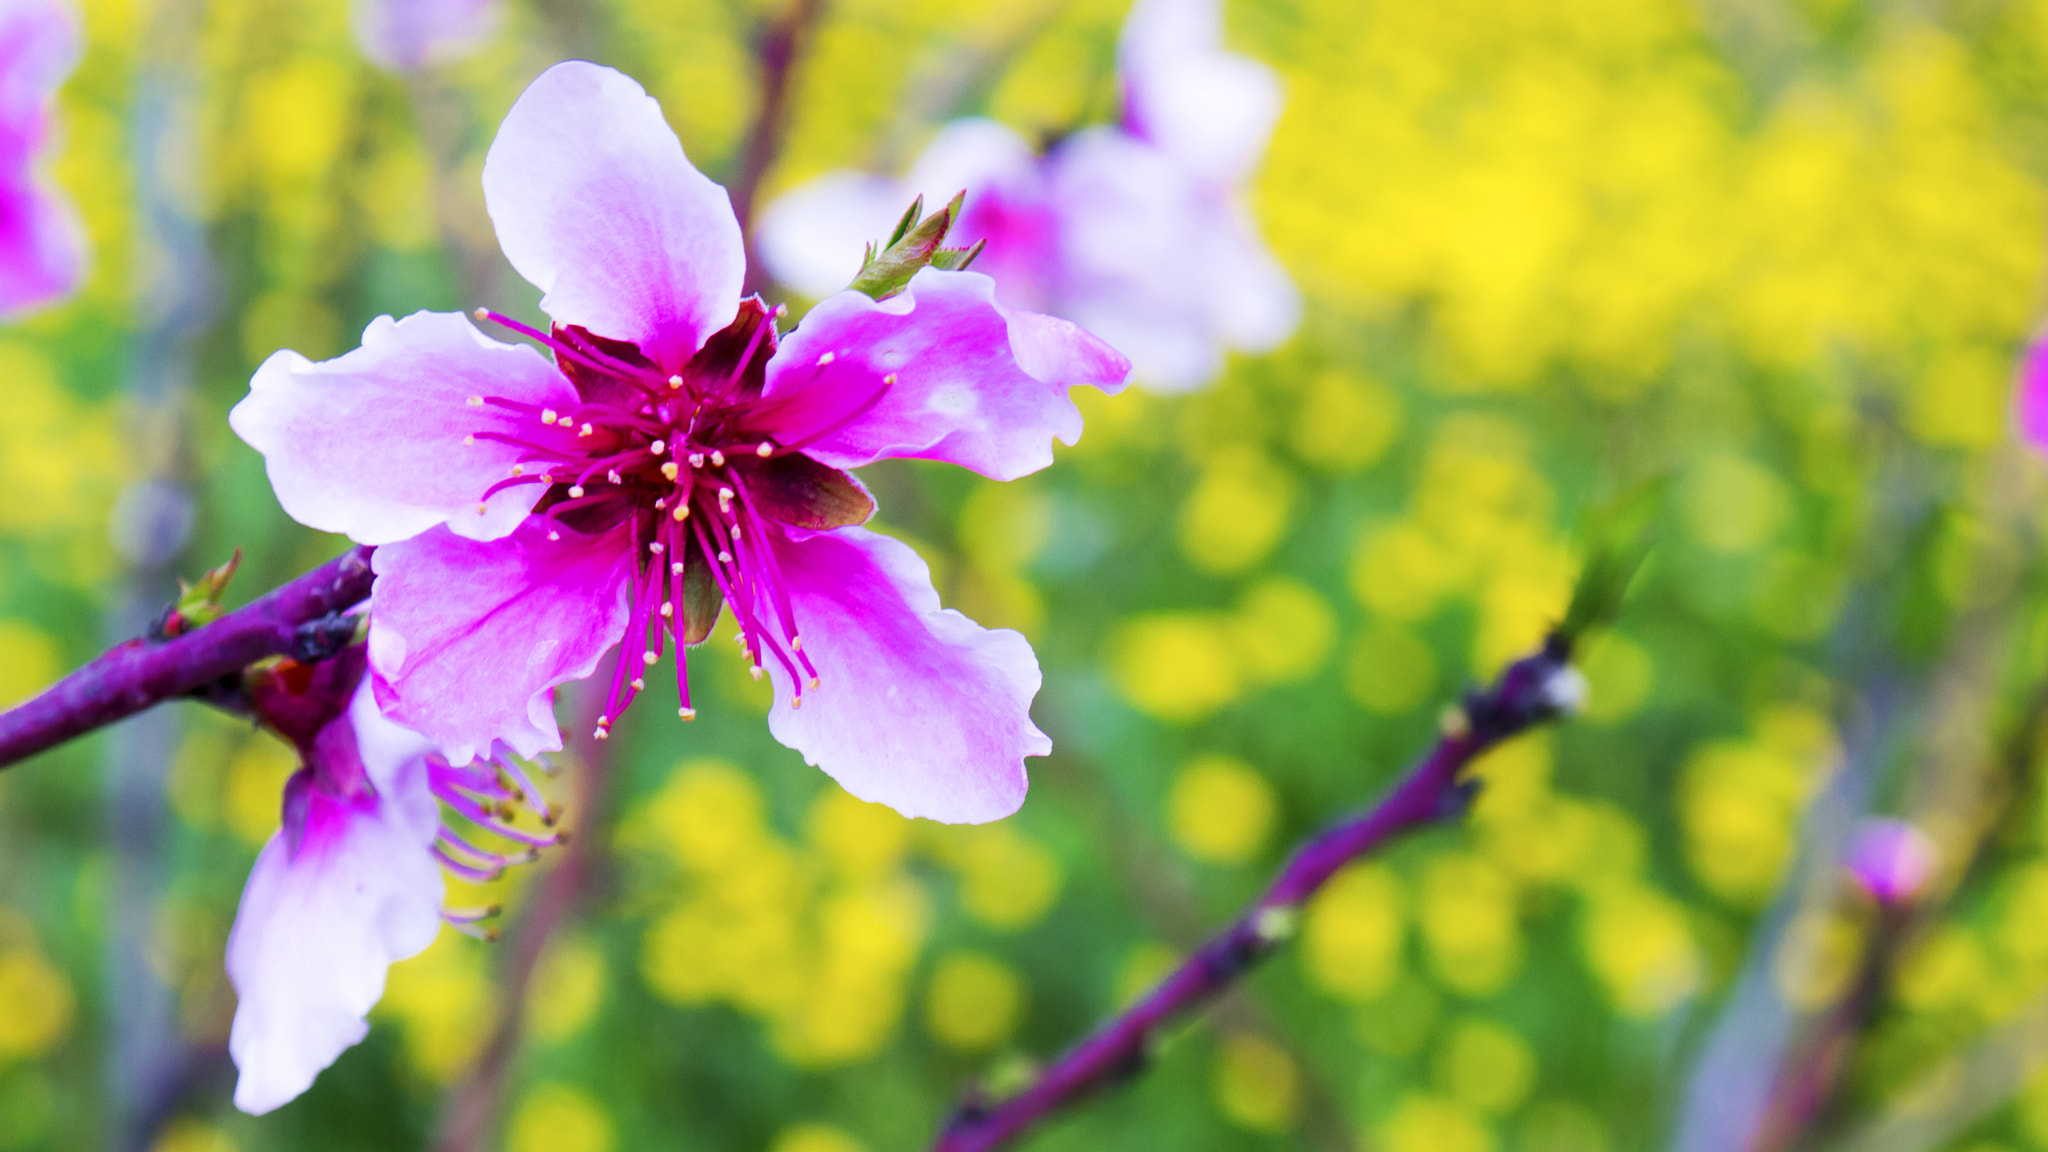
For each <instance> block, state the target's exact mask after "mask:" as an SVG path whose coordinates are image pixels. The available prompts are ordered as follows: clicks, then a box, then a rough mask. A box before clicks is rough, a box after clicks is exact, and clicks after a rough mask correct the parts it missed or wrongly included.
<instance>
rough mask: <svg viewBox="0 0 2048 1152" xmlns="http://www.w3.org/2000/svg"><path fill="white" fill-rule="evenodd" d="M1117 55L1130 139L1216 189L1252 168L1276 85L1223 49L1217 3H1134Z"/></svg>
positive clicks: (1265, 71)
mask: <svg viewBox="0 0 2048 1152" xmlns="http://www.w3.org/2000/svg"><path fill="white" fill-rule="evenodd" d="M1118 57H1119V59H1118V72H1119V73H1120V75H1121V77H1122V79H1123V85H1124V126H1125V128H1126V129H1127V130H1129V131H1130V132H1131V133H1132V134H1133V135H1136V136H1138V137H1140V138H1142V139H1144V140H1147V141H1149V142H1151V143H1152V144H1154V145H1156V146H1158V147H1159V148H1160V150H1162V151H1164V152H1165V153H1167V154H1168V155H1170V156H1172V157H1173V158H1174V160H1175V161H1176V162H1177V163H1179V164H1181V165H1182V166H1183V167H1185V168H1186V169H1187V170H1188V171H1189V172H1191V173H1193V174H1195V175H1196V176H1198V177H1200V178H1202V179H1203V180H1206V181H1209V182H1212V183H1215V184H1218V185H1222V184H1227V183H1229V182H1231V181H1234V180H1237V179H1240V178H1242V177H1244V176H1245V175H1246V174H1247V173H1249V172H1250V171H1251V169H1252V168H1253V166H1255V165H1256V164H1257V163H1258V158H1259V154H1260V153H1261V152H1263V151H1264V150H1265V147H1266V140H1267V138H1268V137H1270V136H1271V135H1272V133H1273V125H1274V124H1275V123H1277V122H1278V121H1279V119H1280V109H1281V105H1282V103H1283V98H1282V96H1281V92H1280V81H1279V78H1278V77H1276V76H1275V75H1274V74H1273V70H1272V69H1270V68H1268V67H1266V66H1265V65H1263V64H1260V63H1258V62H1257V61H1255V60H1250V59H1247V58H1245V57H1243V56H1238V55H1235V54H1232V53H1230V52H1226V51H1224V50H1223V3H1222V0H1138V3H1137V4H1136V5H1134V6H1133V7H1132V9H1131V14H1130V15H1129V16H1128V17H1126V18H1125V20H1124V30H1123V38H1122V40H1121V42H1120V43H1119V45H1118Z"/></svg>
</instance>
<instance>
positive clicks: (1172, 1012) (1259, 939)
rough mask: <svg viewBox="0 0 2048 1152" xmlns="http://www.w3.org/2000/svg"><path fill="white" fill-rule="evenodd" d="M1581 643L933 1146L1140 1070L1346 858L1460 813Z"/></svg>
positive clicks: (964, 1113) (1550, 643)
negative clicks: (1026, 1079)
mask: <svg viewBox="0 0 2048 1152" xmlns="http://www.w3.org/2000/svg"><path fill="white" fill-rule="evenodd" d="M1571 647H1572V642H1571V640H1570V639H1568V638H1567V637H1566V636H1565V635H1564V634H1563V633H1557V634H1553V635H1552V636H1551V638H1550V639H1549V640H1547V641H1545V642H1544V645H1543V647H1542V648H1541V649H1540V650H1538V651H1537V652H1535V653H1534V654H1532V655H1529V656H1526V657H1524V658H1522V659H1521V660H1518V661H1516V662H1515V663H1514V664H1511V665H1509V666H1508V668H1507V670H1506V671H1505V672H1503V673H1502V674H1501V676H1500V678H1499V679H1498V680H1497V681H1495V682H1494V684H1493V685H1492V686H1491V687H1489V688H1487V689H1485V690H1484V691H1479V692H1473V693H1471V694H1468V695H1467V696H1466V698H1465V700H1464V703H1463V704H1462V706H1461V707H1459V708H1457V709H1454V710H1453V711H1452V712H1451V713H1450V714H1449V716H1447V717H1446V719H1445V722H1444V732H1443V735H1442V736H1441V737H1440V738H1439V739H1438V741H1437V743H1436V747H1434V748H1433V749H1431V750H1430V753H1429V755H1427V756H1426V757H1424V758H1423V760H1422V762H1421V763H1419V764H1417V765H1416V766H1415V767H1414V768H1413V769H1412V770H1410V772H1409V773H1408V775H1407V776H1406V777H1404V778H1403V779H1402V780H1401V782H1400V783H1398V784H1396V785H1395V786H1394V789H1393V791H1392V792H1389V793H1388V794H1387V795H1386V797H1385V798H1384V799H1382V800H1381V801H1380V802H1379V803H1378V804H1375V805H1374V806H1373V807H1371V808H1369V809H1367V810H1366V811H1364V812H1362V813H1360V814H1358V815H1357V816H1355V817H1353V818H1351V819H1349V820H1346V821H1344V822H1343V823H1340V824H1338V825H1337V826H1335V827H1333V828H1331V829H1329V830H1328V831H1326V832H1323V833H1322V834H1320V835H1318V836H1316V837H1315V838H1314V839H1312V840H1310V841H1309V842H1308V843H1307V844H1305V845H1303V846H1302V847H1301V848H1300V849H1299V850H1297V851H1296V852H1295V853H1294V855H1293V856H1292V857H1290V858H1289V859H1288V861H1287V863H1286V865H1285V866H1284V867H1283V868H1282V869H1281V871H1280V875H1279V877H1278V878H1277V879H1275V880H1274V881H1273V883H1272V885H1271V886H1270V887H1268V888H1267V889H1266V892H1265V894H1264V895H1263V896H1261V897H1260V898H1259V899H1258V900H1257V901H1256V902H1254V903H1253V904H1252V905H1251V907H1249V908H1247V909H1246V910H1245V911H1244V913H1243V914H1242V915H1240V916H1239V917H1238V918H1237V920H1235V921H1234V922H1232V923H1231V924H1230V926H1229V927H1227V928H1225V929H1224V930H1223V931H1222V932H1220V933H1218V934H1216V935H1215V936H1212V937H1211V938H1210V939H1209V941H1208V942H1207V943H1206V944H1204V945H1202V947H1201V948H1200V949H1199V950H1197V951H1196V952H1195V954H1194V955H1193V956H1191V957H1190V958H1189V959H1188V960H1187V962H1185V963H1184V964H1182V965H1181V966H1180V967H1179V968H1178V969H1176V970H1175V971H1174V972H1173V973H1172V974H1171V975H1169V976H1168V977H1167V978H1166V979H1165V980H1164V981H1163V982H1162V983H1160V984H1159V985H1158V986H1157V987H1155V988H1154V989H1153V990H1152V991H1151V992H1149V993H1147V994H1146V995H1145V996H1144V998H1142V999H1140V1000H1139V1001H1138V1002H1137V1003H1136V1004H1133V1005H1132V1006H1131V1007H1130V1008H1129V1009H1127V1010H1125V1011H1124V1012H1123V1014H1121V1015H1119V1016H1118V1017H1116V1018H1115V1019H1113V1020H1111V1021H1110V1022H1109V1023H1108V1024H1106V1025H1104V1026H1102V1027H1101V1028H1099V1029H1097V1030H1096V1032H1095V1033H1094V1034H1093V1035H1091V1036H1089V1037H1087V1038H1086V1039H1084V1040H1082V1041H1081V1042H1080V1043H1079V1044H1077V1045H1075V1046H1074V1047H1072V1048H1070V1049H1068V1050H1067V1051H1066V1052H1065V1053H1063V1054H1062V1055H1061V1056H1060V1057H1059V1058H1057V1059H1056V1060H1054V1061H1053V1062H1052V1063H1051V1064H1050V1065H1049V1066H1047V1067H1046V1068H1045V1069H1044V1071H1043V1072H1042V1073H1041V1074H1040V1075H1039V1076H1038V1078H1037V1079H1036V1080H1035V1081H1034V1082H1033V1083H1032V1084H1031V1086H1030V1087H1028V1088H1026V1089H1024V1090H1023V1091H1022V1092H1019V1093H1018V1094H1016V1095H1015V1096H1012V1097H1011V1098H1009V1099H1008V1100H1004V1101H1001V1102H999V1103H988V1102H984V1101H981V1100H976V1099H973V1098H972V1094H970V1098H969V1099H968V1100H967V1102H965V1103H964V1104H962V1105H961V1107H960V1108H959V1109H958V1110H957V1111H956V1112H955V1113H954V1114H953V1116H952V1118H951V1119H950V1120H948V1121H947V1123H946V1126H945V1128H944V1130H943V1131H941V1132H940V1134H939V1138H938V1140H937V1142H936V1143H935V1144H933V1145H932V1150H933V1152H991V1150H993V1149H996V1148H1001V1147H1003V1146H1004V1145H1006V1144H1008V1143H1010V1142H1011V1141H1012V1140H1015V1139H1016V1138H1017V1137H1019V1136H1021V1135H1023V1134H1024V1133H1025V1132H1026V1131H1028V1130H1029V1129H1031V1128H1032V1127H1033V1126H1035V1125H1037V1124H1038V1123H1039V1122H1041V1121H1043V1120H1044V1119H1046V1118H1047V1117H1049V1116H1050V1115H1052V1114H1053V1113H1054V1112H1057V1111H1059V1110H1061V1109H1063V1108H1066V1107H1067V1106H1069V1105H1071V1104H1074V1103H1076V1102H1077V1101H1079V1100H1081V1099H1083V1098H1085V1097H1087V1096H1090V1095H1092V1094H1094V1093H1096V1092H1098V1091H1101V1090H1103V1089H1106V1088H1109V1087H1112V1086H1114V1085H1116V1084H1118V1083H1120V1082H1122V1081H1125V1080H1128V1079H1130V1078H1131V1077H1133V1076H1135V1075H1136V1074H1137V1073H1139V1072H1140V1071H1142V1070H1143V1069H1144V1067H1145V1063H1146V1059H1147V1055H1148V1053H1149V1051H1150V1049H1151V1047H1152V1045H1153V1043H1154V1041H1155V1039H1156V1038H1157V1036H1158V1034H1159V1032H1160V1030H1161V1029H1162V1028H1164V1027H1166V1026H1167V1025H1168V1024H1171V1023H1173V1022H1174V1021H1176V1020H1178V1019H1180V1018H1182V1017H1184V1016H1187V1015H1188V1014H1190V1013H1192V1012H1194V1011H1195V1010H1196V1009H1198V1008H1200V1007H1201V1006H1203V1005H1205V1004H1207V1003H1208V1002H1209V1001H1211V1000H1214V999H1215V998H1216V997H1217V996H1219V995H1221V994H1222V993H1223V992H1225V991H1226V990H1228V989H1229V988H1231V987H1232V986H1234V985H1235V984H1236V983H1237V982H1238V981H1239V980H1241V979H1243V978H1244V976H1245V974H1246V973H1247V972H1249V971H1250V970H1251V969H1252V967H1253V966H1255V965H1256V964H1257V963H1258V962H1259V961H1261V960H1263V959H1264V958H1265V957H1266V956H1268V955H1270V954H1271V953H1272V952H1273V951H1274V950H1275V949H1276V948H1277V947H1278V946H1279V945H1281V944H1282V943H1284V942H1286V940H1287V939H1289V938H1290V937H1291V936H1292V935H1293V933H1294V931H1295V928H1296V927H1297V925H1298V924H1299V922H1300V919H1301V910H1302V906H1303V904H1305V903H1306V902H1307V901H1308V899H1309V898H1310V897H1311V896H1314V895H1315V894H1316V892H1317V891H1319V890H1320V889H1321V888H1322V887H1323V885H1324V884H1326V883H1328V882H1329V880H1330V878H1331V877H1332V876H1335V875H1336V874H1337V872H1338V871H1339V870H1340V869H1342V868H1343V867H1344V866H1345V865H1346V864H1349V863H1351V862H1352V861H1353V860H1356V859H1358V858H1359V857H1361V856H1364V855H1365V854H1367V853H1369V852H1372V851H1374V850H1375V849H1378V848H1380V847H1382V846H1384V845H1385V844H1387V843H1388V842H1389V841H1391V840H1393V839H1395V838H1396V837H1398V836H1400V835H1402V834H1403V833H1406V832H1409V831H1412V830H1414V829H1417V828H1423V827H1428V826H1430V825H1433V824H1437V823H1440V822H1442V821H1445V820H1449V819H1453V818H1455V817H1458V816H1460V815H1462V814H1463V813H1464V812H1465V811H1466V810H1467V808H1468V807H1469V805H1470V801H1471V797H1472V795H1473V793H1474V787H1473V785H1472V784H1471V783H1470V782H1468V781H1466V780H1464V779H1463V774H1464V771H1465V769H1466V767H1467V766H1468V765H1470V764H1471V763H1472V761H1473V760H1474V759H1476V758H1477V757H1478V756H1479V755H1480V754H1481V753H1484V752H1485V751H1487V750H1488V749H1489V748H1492V747H1493V746H1494V745H1496V744H1499V743H1501V742H1502V741H1504V740H1507V739H1508V738H1510V737H1512V736H1516V735H1518V734H1520V733H1522V732H1525V731H1527V730H1528V729H1530V728H1533V727H1535V726H1536V725H1538V724H1541V723H1544V722H1545V721H1548V720H1551V719H1554V718H1556V717H1557V716H1559V715H1561V714H1563V713H1564V712H1566V711H1568V710H1569V709H1570V708H1571V707H1572V706H1573V705H1574V704H1575V703H1576V702H1577V699H1578V696H1579V694H1580V691H1581V689H1582V687H1583V684H1582V682H1581V681H1580V680H1579V674H1578V672H1577V670H1576V669H1574V668H1573V667H1572V666H1571V662H1570V658H1571Z"/></svg>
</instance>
